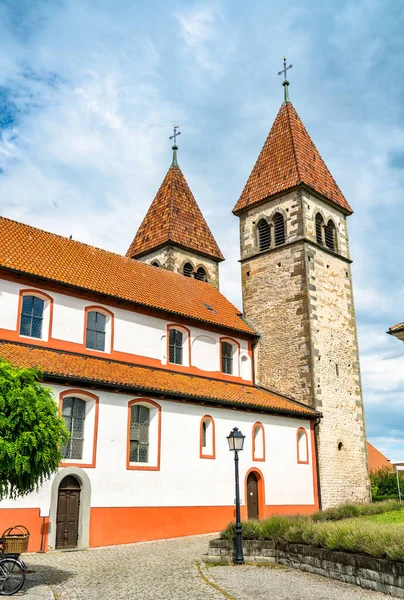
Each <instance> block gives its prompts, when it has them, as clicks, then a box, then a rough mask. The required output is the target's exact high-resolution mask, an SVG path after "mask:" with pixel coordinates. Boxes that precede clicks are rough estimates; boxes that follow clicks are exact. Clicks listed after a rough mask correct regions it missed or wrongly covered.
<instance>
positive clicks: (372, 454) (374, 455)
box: [366, 442, 393, 473]
mask: <svg viewBox="0 0 404 600" xmlns="http://www.w3.org/2000/svg"><path fill="white" fill-rule="evenodd" d="M366 446H367V449H368V466H369V471H370V472H371V473H372V472H373V471H378V470H379V469H382V468H383V467H387V468H388V469H393V465H392V464H391V462H390V460H389V459H388V458H386V456H384V454H382V453H381V452H380V450H378V449H377V448H375V447H374V446H372V444H370V443H369V442H366Z"/></svg>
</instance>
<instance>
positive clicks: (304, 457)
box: [296, 427, 309, 465]
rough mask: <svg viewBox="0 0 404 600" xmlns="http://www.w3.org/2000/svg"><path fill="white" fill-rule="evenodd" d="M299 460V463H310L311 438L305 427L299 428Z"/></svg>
mask: <svg viewBox="0 0 404 600" xmlns="http://www.w3.org/2000/svg"><path fill="white" fill-rule="evenodd" d="M296 437H297V440H296V441H297V462H298V464H299V465H308V464H309V438H308V436H307V431H306V430H305V429H304V428H303V427H299V429H298V430H297V434H296Z"/></svg>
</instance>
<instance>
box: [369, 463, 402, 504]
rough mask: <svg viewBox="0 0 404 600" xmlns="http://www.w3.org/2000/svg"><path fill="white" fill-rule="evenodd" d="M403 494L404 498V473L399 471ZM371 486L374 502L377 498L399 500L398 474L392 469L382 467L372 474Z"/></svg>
mask: <svg viewBox="0 0 404 600" xmlns="http://www.w3.org/2000/svg"><path fill="white" fill-rule="evenodd" d="M398 479H399V482H400V489H401V494H402V496H404V472H403V471H399V473H398ZM370 484H371V489H372V500H373V499H374V498H375V497H377V498H380V497H383V498H386V497H388V498H391V497H393V498H398V490H397V474H396V472H395V470H394V469H393V468H392V467H382V468H381V469H378V470H377V471H373V472H372V473H370Z"/></svg>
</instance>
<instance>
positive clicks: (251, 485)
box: [247, 473, 258, 519]
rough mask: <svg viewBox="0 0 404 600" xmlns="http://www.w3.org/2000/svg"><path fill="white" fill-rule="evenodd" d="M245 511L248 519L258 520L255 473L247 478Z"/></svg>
mask: <svg viewBox="0 0 404 600" xmlns="http://www.w3.org/2000/svg"><path fill="white" fill-rule="evenodd" d="M247 511H248V518H249V519H258V480H257V476H256V474H255V473H250V474H249V476H248V478H247Z"/></svg>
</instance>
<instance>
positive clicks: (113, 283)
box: [0, 217, 254, 335]
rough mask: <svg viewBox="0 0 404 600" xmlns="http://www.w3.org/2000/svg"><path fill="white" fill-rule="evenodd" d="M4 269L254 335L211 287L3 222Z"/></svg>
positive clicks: (0, 262)
mask: <svg viewBox="0 0 404 600" xmlns="http://www.w3.org/2000/svg"><path fill="white" fill-rule="evenodd" d="M0 268H4V269H10V270H12V271H15V272H18V273H26V274H29V275H34V276H37V277H41V278H45V279H48V280H51V281H57V282H59V283H63V284H67V285H70V286H74V287H76V288H81V289H83V290H87V291H92V292H96V293H99V294H103V295H106V296H109V297H112V298H115V299H120V300H126V301H128V302H133V303H134V304H136V305H140V306H146V307H150V308H154V309H158V310H162V311H165V312H168V313H173V314H176V315H181V316H183V317H187V318H190V319H197V320H198V321H204V322H206V323H211V324H213V325H216V326H219V327H222V328H225V329H233V330H237V331H239V332H243V333H246V334H250V335H251V334H254V331H253V329H251V327H250V326H249V325H247V323H245V322H244V321H243V319H242V318H241V314H240V311H238V310H237V308H236V307H235V306H233V304H231V302H229V301H228V300H227V299H226V298H225V297H224V296H223V295H222V294H221V293H220V292H219V291H218V290H217V289H216V288H215V287H213V285H209V284H207V283H204V282H203V281H197V280H195V279H191V278H190V277H184V276H183V275H180V274H178V273H172V272H169V271H166V270H165V269H157V268H156V267H151V266H149V265H145V264H143V263H141V262H139V261H137V260H133V259H131V258H127V257H125V256H120V255H119V254H114V253H113V252H107V251H105V250H100V249H99V248H95V247H93V246H88V245H87V244H82V243H81V242H76V241H74V240H70V239H67V238H65V237H62V236H60V235H55V234H53V233H49V232H47V231H43V230H41V229H36V228H35V227H31V226H29V225H24V224H23V223H18V222H16V221H11V220H10V219H5V218H4V217H0Z"/></svg>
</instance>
